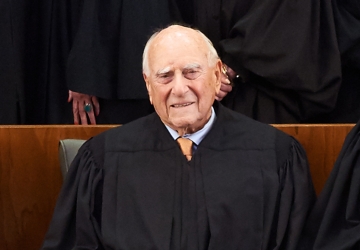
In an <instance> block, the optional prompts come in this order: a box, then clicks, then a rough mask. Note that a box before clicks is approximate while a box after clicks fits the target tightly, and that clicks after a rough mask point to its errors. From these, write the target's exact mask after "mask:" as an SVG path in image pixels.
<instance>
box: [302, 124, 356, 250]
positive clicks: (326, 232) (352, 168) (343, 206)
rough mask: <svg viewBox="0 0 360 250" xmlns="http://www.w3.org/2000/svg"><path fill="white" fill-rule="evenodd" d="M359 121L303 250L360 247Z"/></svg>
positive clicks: (315, 213) (318, 205)
mask: <svg viewBox="0 0 360 250" xmlns="http://www.w3.org/2000/svg"><path fill="white" fill-rule="evenodd" d="M359 152H360V121H359V122H358V123H357V124H356V126H355V127H354V128H353V129H352V130H351V131H350V133H349V134H348V135H347V137H346V139H345V142H344V145H343V147H342V149H341V152H340V154H339V156H338V158H337V160H336V162H335V165H334V168H333V170H332V172H331V174H330V176H329V179H328V180H327V182H326V184H325V186H324V188H323V190H322V192H321V193H320V195H319V197H318V200H317V202H316V205H315V206H314V209H313V210H312V212H311V215H310V216H309V219H308V221H307V225H306V228H305V230H304V240H303V241H302V242H303V244H302V246H301V248H300V249H301V250H312V249H313V250H323V249H324V250H325V249H326V250H358V249H360V210H359V208H360V199H359V191H360V186H359V184H360V182H359V178H360V154H359Z"/></svg>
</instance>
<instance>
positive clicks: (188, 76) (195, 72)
mask: <svg viewBox="0 0 360 250" xmlns="http://www.w3.org/2000/svg"><path fill="white" fill-rule="evenodd" d="M184 76H185V78H186V79H189V80H194V79H196V78H198V77H199V76H200V71H198V70H188V71H186V72H184Z"/></svg>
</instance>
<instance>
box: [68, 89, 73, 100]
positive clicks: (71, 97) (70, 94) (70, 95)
mask: <svg viewBox="0 0 360 250" xmlns="http://www.w3.org/2000/svg"><path fill="white" fill-rule="evenodd" d="M72 99H73V96H72V91H71V90H69V97H68V102H71V100H72Z"/></svg>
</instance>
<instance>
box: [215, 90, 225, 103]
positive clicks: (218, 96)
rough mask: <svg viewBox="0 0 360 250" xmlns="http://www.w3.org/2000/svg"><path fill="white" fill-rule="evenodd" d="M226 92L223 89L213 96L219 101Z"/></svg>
mask: <svg viewBox="0 0 360 250" xmlns="http://www.w3.org/2000/svg"><path fill="white" fill-rule="evenodd" d="M226 94H227V92H224V91H221V90H220V91H219V92H218V93H217V94H216V96H215V99H216V100H218V101H221V100H222V99H223V98H224V97H225V96H226Z"/></svg>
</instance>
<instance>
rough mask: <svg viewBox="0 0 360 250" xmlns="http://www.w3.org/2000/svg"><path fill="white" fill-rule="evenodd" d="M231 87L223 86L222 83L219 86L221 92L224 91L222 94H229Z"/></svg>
mask: <svg viewBox="0 0 360 250" xmlns="http://www.w3.org/2000/svg"><path fill="white" fill-rule="evenodd" d="M232 88H233V87H232V85H231V84H224V83H222V84H221V87H220V90H221V91H224V92H226V93H229V92H231V91H232Z"/></svg>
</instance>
